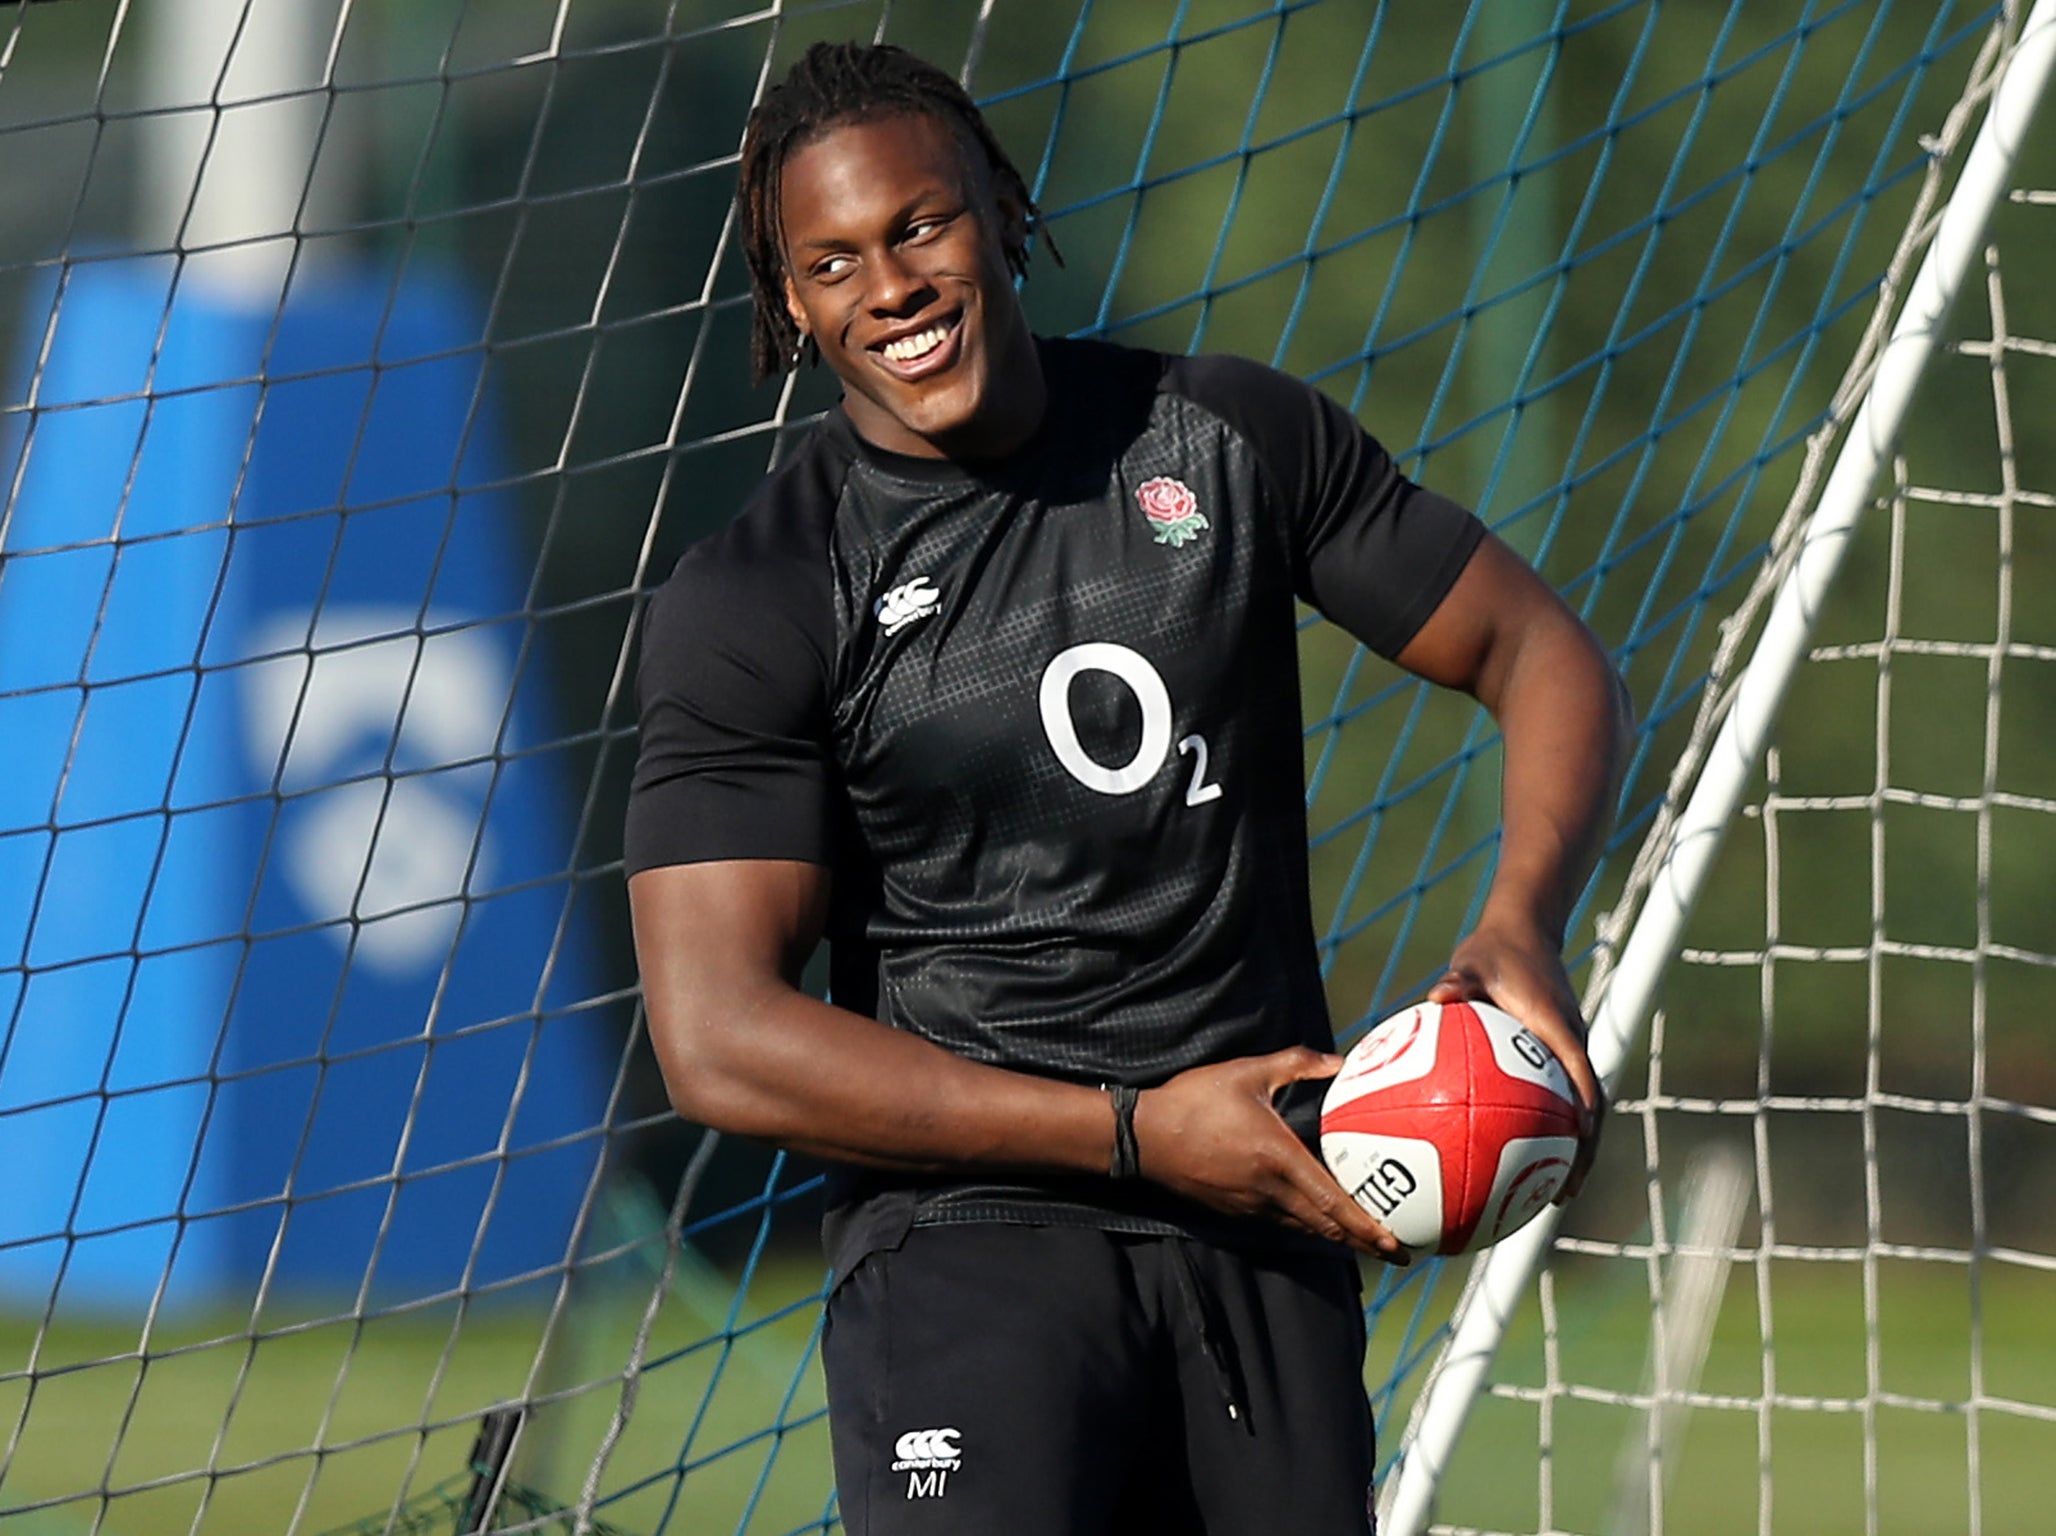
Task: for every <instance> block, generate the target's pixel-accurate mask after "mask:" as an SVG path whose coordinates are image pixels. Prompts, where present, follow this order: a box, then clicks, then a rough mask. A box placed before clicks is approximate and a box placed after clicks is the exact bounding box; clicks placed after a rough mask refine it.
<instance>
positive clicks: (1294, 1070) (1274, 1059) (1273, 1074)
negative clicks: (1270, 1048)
mask: <svg viewBox="0 0 2056 1536" xmlns="http://www.w3.org/2000/svg"><path fill="white" fill-rule="evenodd" d="M1262 1060H1263V1063H1264V1067H1265V1073H1264V1076H1265V1080H1266V1081H1267V1082H1268V1083H1269V1085H1270V1089H1271V1091H1272V1092H1273V1093H1275V1092H1277V1091H1278V1090H1279V1089H1280V1088H1282V1087H1284V1086H1285V1085H1286V1084H1287V1083H1303V1082H1305V1081H1306V1080H1307V1079H1309V1078H1315V1077H1333V1076H1334V1075H1335V1074H1336V1073H1338V1072H1340V1071H1341V1070H1342V1058H1341V1057H1340V1056H1338V1055H1336V1054H1335V1053H1334V1052H1333V1051H1317V1050H1315V1049H1313V1048H1312V1047H1311V1046H1305V1045H1295V1046H1291V1047H1288V1048H1287V1049H1285V1050H1282V1051H1274V1052H1272V1053H1271V1054H1270V1055H1269V1056H1266V1057H1263V1058H1262Z"/></svg>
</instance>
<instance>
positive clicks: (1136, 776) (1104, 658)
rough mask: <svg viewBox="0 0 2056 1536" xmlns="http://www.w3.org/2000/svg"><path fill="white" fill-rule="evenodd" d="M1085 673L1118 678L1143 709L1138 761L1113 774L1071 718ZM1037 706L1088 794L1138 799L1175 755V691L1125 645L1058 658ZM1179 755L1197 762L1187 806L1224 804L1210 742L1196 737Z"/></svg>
mask: <svg viewBox="0 0 2056 1536" xmlns="http://www.w3.org/2000/svg"><path fill="white" fill-rule="evenodd" d="M1081 672H1105V673H1109V674H1111V675H1112V676H1114V677H1117V678H1119V679H1120V680H1121V681H1122V682H1123V683H1126V684H1127V685H1128V691H1129V692H1130V693H1132V694H1134V695H1135V702H1136V703H1137V704H1139V705H1141V706H1142V740H1141V741H1139V742H1137V743H1136V745H1135V755H1134V756H1133V757H1131V758H1129V759H1128V761H1127V762H1125V763H1123V764H1121V765H1120V766H1119V767H1118V768H1110V767H1108V766H1107V765H1106V764H1105V763H1102V762H1099V761H1097V760H1096V759H1095V758H1093V757H1092V756H1091V755H1090V754H1089V753H1087V752H1086V750H1085V748H1084V746H1083V745H1082V744H1081V743H1080V742H1079V740H1078V722H1077V721H1076V720H1075V719H1073V718H1072V715H1071V682H1072V680H1073V679H1074V678H1076V677H1077V676H1078V674H1079V673H1081ZM1037 702H1038V703H1039V704H1040V705H1041V707H1042V733H1043V735H1045V736H1047V737H1048V738H1049V745H1050V750H1051V751H1052V752H1054V753H1056V755H1057V761H1058V762H1059V763H1061V764H1063V766H1064V771H1065V772H1066V773H1068V774H1070V776H1071V777H1072V778H1074V779H1076V780H1077V781H1078V782H1079V783H1080V784H1083V785H1084V786H1085V787H1086V788H1087V789H1093V790H1097V791H1099V793H1101V794H1102V795H1127V794H1133V793H1134V792H1135V791H1136V790H1138V789H1140V788H1142V786H1143V785H1145V784H1147V783H1148V782H1149V781H1150V780H1151V779H1153V778H1155V777H1156V775H1157V770H1158V769H1159V768H1161V767H1163V765H1164V759H1165V758H1166V757H1168V756H1169V755H1170V751H1171V691H1170V690H1169V689H1168V688H1166V687H1165V686H1164V678H1163V674H1162V673H1160V672H1158V671H1157V669H1156V668H1155V667H1153V666H1151V665H1150V663H1149V658H1148V657H1146V656H1144V655H1143V654H1142V653H1141V652H1139V651H1131V650H1130V649H1129V648H1128V647H1127V646H1125V645H1115V644H1113V643H1112V642H1111V641H1107V640H1093V641H1088V642H1087V643H1085V644H1084V645H1074V646H1072V647H1070V648H1069V649H1068V650H1063V651H1059V652H1057V654H1056V656H1055V657H1054V658H1053V659H1052V660H1051V661H1050V664H1049V665H1048V666H1047V667H1045V668H1043V672H1042V687H1041V690H1040V692H1039V695H1038V699H1037ZM1178 755H1179V756H1180V757H1185V756H1190V757H1191V758H1192V777H1191V778H1190V779H1189V780H1188V781H1187V783H1186V786H1185V803H1186V804H1187V805H1205V804H1206V803H1207V802H1208V801H1209V800H1218V799H1220V798H1221V786H1220V784H1219V782H1218V781H1213V782H1209V780H1208V779H1207V749H1206V738H1205V737H1204V736H1201V735H1199V734H1197V733H1196V732H1195V733H1194V734H1193V735H1190V736H1187V737H1184V738H1183V739H1181V740H1180V741H1179V743H1178Z"/></svg>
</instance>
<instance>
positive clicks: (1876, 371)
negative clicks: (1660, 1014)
mask: <svg viewBox="0 0 2056 1536" xmlns="http://www.w3.org/2000/svg"><path fill="white" fill-rule="evenodd" d="M2052 69H2056V0H2036V4H2035V6H2034V9H2033V10H2032V11H2031V12H2029V13H2028V15H2027V16H2026V18H2025V19H2024V20H2023V21H2022V23H2021V25H2020V29H2019V33H2018V36H2017V37H2016V38H2014V39H2013V40H2012V42H2011V45H2010V47H2009V48H2008V49H2007V51H2006V53H2005V54H2004V55H2003V57H2002V58H2001V59H2000V61H1999V63H1998V67H1997V68H1996V69H1995V70H1994V71H1993V79H1994V81H1995V87H1994V89H1993V91H1992V95H1991V101H1990V105H1989V108H1988V110H1987V111H1986V113H1985V115H1984V118H1983V122H1982V124H1981V126H1980V127H1979V129H1978V132H1977V136H1976V138H1975V139H1974V140H1973V141H1972V144H1971V147H1970V150H1969V153H1968V156H1967V158H1966V159H1965V161H1964V163H1963V166H1962V170H1961V173H1960V175H1959V176H1958V177H1957V179H1956V182H1955V185H1954V187H1953V188H1952V189H1951V190H1950V192H1949V195H1948V198H1947V201H1946V202H1945V203H1944V205H1943V207H1942V210H1941V213H1940V216H1939V219H1938V220H1937V221H1936V222H1935V224H1934V226H1933V231H1932V235H1931V237H1928V238H1926V240H1925V246H1926V248H1925V252H1924V254H1923V255H1922V258H1921V262H1920V266H1919V268H1918V270H1917V272H1916V273H1915V275H1914V277H1913V280H1912V284H1911V286H1910V288H1909V289H1908V290H1907V292H1906V295H1905V298H1904V302H1903V304H1902V305H1901V306H1900V308H1899V310H1898V313H1897V316H1896V318H1895V319H1894V320H1893V322H1892V326H1891V331H1890V335H1889V337H1888V339H1887V340H1886V342H1885V344H1884V346H1883V348H1882V349H1881V350H1880V351H1879V353H1878V354H1877V356H1876V357H1875V359H1874V360H1873V361H1871V362H1869V363H1868V364H1867V366H1866V369H1865V371H1866V373H1867V374H1868V379H1867V382H1866V384H1865V385H1864V388H1863V390H1862V394H1861V396H1860V400H1859V402H1858V404H1857V405H1856V408H1855V410H1854V412H1853V414H1852V415H1851V416H1850V418H1849V419H1848V422H1847V424H1846V427H1844V426H1843V425H1842V424H1841V423H1836V424H1835V429H1834V430H1836V431H1837V432H1838V433H1839V437H1840V447H1839V450H1838V452H1837V453H1836V456H1835V459H1834V466H1833V469H1832V470H1831V471H1830V473H1829V474H1828V476H1827V479H1826V483H1825V484H1824V485H1823V486H1822V488H1821V490H1820V494H1819V498H1818V500H1817V501H1816V502H1815V503H1814V505H1813V506H1812V509H1811V510H1810V511H1809V512H1808V513H1807V514H1806V516H1805V517H1804V518H1803V519H1802V520H1800V521H1799V522H1798V523H1797V524H1796V525H1794V526H1793V528H1792V529H1791V532H1790V534H1789V536H1788V537H1787V538H1786V539H1785V540H1783V541H1782V543H1781V544H1780V547H1779V549H1778V551H1777V553H1776V555H1775V556H1774V558H1773V560H1772V562H1771V563H1770V564H1769V566H1768V567H1767V573H1768V574H1770V575H1774V576H1776V578H1777V579H1776V582H1775V587H1774V589H1773V590H1774V595H1773V596H1772V597H1771V600H1770V604H1769V610H1768V614H1767V616H1766V617H1765V619H1764V621H1763V627H1762V631H1761V633H1760V634H1759V635H1758V636H1757V639H1756V642H1755V648H1754V651H1753V653H1752V654H1751V656H1750V658H1749V660H1748V663H1747V665H1746V666H1745V667H1743V668H1742V669H1741V671H1740V673H1739V675H1738V676H1737V677H1736V678H1735V679H1734V682H1733V685H1732V688H1731V689H1729V690H1727V691H1726V692H1725V693H1724V695H1723V696H1722V697H1721V698H1720V700H1719V705H1718V709H1717V710H1710V711H1709V712H1708V716H1707V717H1702V718H1710V719H1711V720H1712V721H1714V722H1716V723H1715V726H1714V728H1713V729H1712V731H1711V736H1710V740H1709V741H1708V742H1707V743H1706V745H1705V746H1704V749H1703V752H1702V753H1696V754H1694V755H1695V757H1696V759H1697V760H1698V761H1699V762H1700V763H1701V764H1702V766H1701V767H1700V769H1699V773H1698V777H1697V779H1696V781H1695V782H1694V783H1693V784H1692V786H1691V790H1690V794H1689V796H1688V797H1687V798H1686V799H1685V800H1684V803H1683V806H1682V808H1681V809H1680V810H1679V812H1678V813H1677V814H1676V816H1675V817H1674V818H1671V817H1666V818H1665V819H1664V820H1662V821H1661V822H1660V823H1659V825H1658V828H1657V830H1656V832H1655V833H1654V834H1652V838H1651V845H1650V846H1649V847H1648V848H1646V849H1645V852H1644V855H1643V857H1644V859H1645V860H1649V859H1651V858H1652V856H1653V865H1654V867H1653V869H1652V870H1651V872H1650V873H1649V874H1648V876H1647V879H1646V882H1645V883H1644V884H1643V885H1642V886H1641V889H1640V890H1639V891H1638V892H1636V893H1635V894H1636V895H1637V896H1638V897H1639V903H1640V904H1639V907H1638V909H1637V910H1636V911H1635V912H1634V916H1633V923H1632V926H1631V927H1629V928H1628V929H1627V934H1626V938H1625V940H1624V942H1622V944H1621V946H1620V950H1619V957H1618V959H1617V961H1615V962H1614V963H1613V964H1612V965H1611V966H1610V967H1609V968H1607V969H1605V970H1603V971H1602V972H1601V973H1600V975H1599V977H1598V980H1597V983H1596V985H1595V987H1594V989H1593V992H1592V993H1591V994H1590V995H1589V999H1588V1007H1589V1008H1590V1010H1591V1037H1590V1049H1591V1054H1592V1060H1593V1065H1594V1067H1595V1068H1596V1069H1597V1071H1598V1072H1599V1074H1600V1076H1601V1077H1602V1078H1603V1079H1604V1080H1605V1081H1606V1082H1607V1083H1608V1084H1609V1085H1612V1084H1614V1083H1615V1082H1617V1081H1618V1080H1619V1078H1620V1077H1621V1075H1622V1072H1623V1070H1624V1068H1626V1067H1627V1065H1628V1062H1629V1059H1630V1056H1631V1054H1632V1053H1633V1052H1634V1050H1635V1047H1636V1045H1637V1043H1638V1041H1639V1040H1640V1038H1641V1035H1642V1031H1643V1029H1644V1027H1645V1026H1646V1024H1647V1022H1648V1018H1649V1014H1650V1011H1651V1009H1652V1008H1653V1007H1654V1005H1655V997H1656V993H1657V988H1658V986H1659V983H1660V982H1661V981H1662V979H1663V976H1664V974H1665V971H1666V969H1667V968H1668V966H1669V964H1670V961H1671V959H1672V957H1673V956H1674V955H1675V954H1676V952H1677V949H1678V947H1679V945H1680V944H1681V942H1682V940H1683V934H1684V931H1685V927H1686V924H1687V922H1688V921H1689V919H1690V917H1691V914H1692V911H1693V908H1694V906H1695V905H1696V903H1697V901H1698V898H1699V895H1700V892H1701V890H1702V889H1703V887H1704V884H1705V881H1706V878H1707V874H1708V872H1709V870H1710V869H1711V867H1712V865H1713V863H1714V860H1715V858H1716V856H1717V854H1718V853H1719V850H1720V847H1721V844H1722V842H1723V840H1724V838H1725V836H1726V834H1727V832H1728V829H1729V828H1730V826H1731V825H1732V823H1733V822H1734V819H1735V817H1736V814H1737V810H1738V807H1739V806H1740V805H1741V803H1742V800H1743V797H1744V794H1745V793H1746V791H1747V790H1748V789H1749V787H1750V785H1751V783H1752V781H1753V780H1754V779H1755V778H1756V776H1757V774H1758V773H1759V770H1760V765H1761V763H1762V760H1763V756H1764V753H1765V750H1766V748H1767V746H1768V745H1769V743H1770V741H1771V739H1772V735H1773V731H1774V728H1775V726H1776V723H1777V719H1778V714H1779V709H1780V706H1781V705H1782V703H1783V701H1784V698H1785V695H1786V692H1787V690H1788V688H1789V686H1790V684H1791V681H1792V677H1793V674H1794V672H1795V670H1796V669H1797V668H1798V667H1799V666H1800V665H1801V664H1802V663H1803V662H1804V661H1805V659H1806V656H1807V652H1808V650H1809V647H1810V645H1811V643H1812V640H1813V636H1814V631H1815V627H1816V623H1817V620H1818V617H1819V615H1820V612H1821V610H1822V607H1823V604H1824V602H1825V600H1826V597H1827V594H1828V592H1829V590H1830V588H1831V587H1832V585H1833V584H1834V581H1835V578H1836V576H1837V574H1838V572H1839V571H1840V569H1841V565H1842V562H1843V559H1844V556H1845V555H1846V553H1847V551H1848V549H1849V547H1850V544H1851V541H1852V540H1853V539H1854V538H1855V536H1856V533H1857V530H1858V527H1859V525H1860V524H1861V522H1862V520H1863V519H1864V517H1865V514H1866V513H1867V512H1869V511H1870V510H1871V509H1872V507H1873V505H1874V499H1875V495H1876V489H1877V486H1878V483H1879V481H1880V480H1881V479H1883V478H1885V477H1886V476H1887V474H1888V473H1889V471H1890V469H1891V455H1892V452H1893V449H1894V447H1895V445H1896V444H1897V442H1898V439H1899V435H1900V429H1901V426H1902V423H1903V421H1904V419H1905V415H1906V412H1907V409H1908V407H1909V405H1910V403H1911V401H1912V399H1913V395H1914V391H1915V389H1916V388H1917V386H1918V385H1919V383H1920V381H1921V379H1922V376H1923V374H1924V373H1925V371H1926V368H1927V364H1928V362H1929V359H1930V358H1931V356H1932V355H1933V353H1934V351H1935V349H1936V348H1937V347H1938V346H1939V345H1940V344H1941V343H1942V340H1943V336H1944V332H1945V326H1946V323H1947V320H1948V317H1949V314H1950V311H1951V309H1952V307H1953V305H1954V304H1955V301H1956V298H1957V295H1958V293H1959V292H1960V291H1961V289H1962V288H1963V286H1964V285H1965V283H1966V282H1972V281H1975V268H1976V266H1977V260H1978V257H1979V255H1980V242H1981V241H1982V239H1983V236H1984V231H1985V228H1986V225H1987V222H1988V220H1989V218H1990V216H1991V213H1992V210H1993V208H1994V206H1995V205H1996V204H1997V203H1998V202H1999V201H2000V200H2001V198H2002V197H2003V196H2004V194H2005V193H2006V191H2007V189H2008V188H2009V187H2010V186H2011V185H2012V182H2011V178H2012V176H2013V173H2014V169H2015V167H2016V165H2017V163H2018V161H2019V158H2020V153H2021V149H2022V146H2023V144H2024V143H2025V142H2026V140H2027V137H2028V133H2029V129H2030V127H2031V125H2032V124H2033V122H2034V120H2035V116H2036V113H2037V111H2038V109H2039V108H2040V106H2041V103H2042V99H2043V97H2044V95H2045V94H2046V93H2047V90H2048V84H2049V78H2050V74H2051V71H2052ZM1923 233H1924V232H1922V231H1919V230H1910V231H1909V237H1914V236H1918V235H1921V234H1923ZM1995 323H1996V321H1995ZM1994 345H1995V347H1996V345H1997V343H1995V344H1994ZM1996 357H1997V354H1996V353H1995V361H1996ZM1561 1214H1562V1213H1561V1209H1560V1208H1558V1209H1552V1210H1550V1211H1548V1212H1545V1213H1544V1215H1543V1216H1542V1217H1541V1218H1539V1219H1537V1220H1536V1221H1534V1222H1533V1223H1531V1224H1530V1225H1529V1226H1527V1227H1526V1228H1524V1229H1523V1230H1521V1231H1520V1232H1518V1233H1516V1234H1515V1235H1514V1236H1513V1237H1511V1238H1509V1239H1507V1240H1506V1241H1504V1242H1501V1243H1499V1244H1497V1245H1496V1246H1495V1247H1493V1248H1492V1249H1490V1250H1489V1251H1487V1252H1486V1253H1485V1254H1483V1255H1482V1256H1481V1257H1480V1258H1479V1259H1478V1260H1477V1261H1476V1263H1475V1266H1474V1271H1473V1274H1472V1276H1471V1278H1470V1281H1469V1283H1468V1284H1467V1285H1466V1288H1465V1291H1464V1295H1463V1298H1462V1301H1461V1303H1460V1305H1459V1307H1458V1310H1457V1315H1456V1318H1455V1321H1454V1323H1453V1327H1452V1332H1451V1335H1450V1338H1449V1340H1448V1342H1447V1344H1446V1345H1445V1346H1444V1349H1443V1353H1442V1355H1441V1357H1440V1359H1439V1360H1438V1361H1437V1362H1436V1364H1435V1366H1434V1368H1433V1371H1432V1374H1431V1375H1430V1377H1429V1379H1428V1382H1427V1384H1426V1386H1425V1387H1424V1389H1423V1391H1422V1395H1421V1398H1420V1401H1419V1404H1418V1406H1417V1407H1416V1409H1415V1412H1414V1416H1413V1418H1412V1421H1411V1422H1410V1424H1409V1425H1408V1429H1407V1433H1406V1437H1405V1442H1404V1449H1403V1450H1402V1452H1401V1455H1400V1457H1399V1460H1398V1464H1397V1468H1396V1472H1395V1474H1394V1475H1393V1476H1392V1479H1391V1481H1390V1483H1389V1484H1388V1486H1387V1489H1386V1491H1385V1497H1384V1501H1383V1508H1382V1513H1381V1525H1380V1528H1381V1530H1383V1531H1384V1532H1386V1536H1419V1533H1420V1532H1421V1531H1423V1530H1424V1529H1425V1528H1426V1526H1427V1523H1428V1517H1429V1510H1430V1508H1431V1506H1432V1503H1433V1500H1434V1497H1435V1494H1436V1491H1437V1489H1438V1487H1439V1485H1440V1482H1441V1479H1442V1477H1443V1476H1444V1474H1445V1472H1446V1470H1447V1467H1448V1464H1449V1458H1450V1455H1451V1453H1452V1451H1453V1449H1454V1447H1455V1443H1456V1440H1457V1437H1458V1436H1459V1435H1460V1434H1461V1432H1462V1429H1463V1424H1464V1420H1465V1417H1466V1415H1467V1414H1468V1412H1469V1410H1470V1407H1471V1405H1472V1404H1473V1403H1474V1402H1475V1401H1476V1399H1477V1397H1478V1395H1479V1393H1480V1392H1481V1391H1483V1390H1484V1386H1485V1381H1486V1377H1487V1375H1488V1373H1489V1372H1490V1369H1491V1365H1492V1361H1493V1358H1494V1355H1495V1354H1496V1352H1497V1350H1498V1346H1499V1343H1500V1340H1501V1339H1502V1338H1503V1337H1504V1336H1505V1333H1506V1330H1507V1327H1508V1325H1509V1323H1510V1321H1511V1319H1512V1316H1513V1314H1514V1312H1515V1310H1516V1308H1517V1307H1518V1305H1519V1303H1520V1301H1521V1298H1522V1295H1523V1293H1524V1292H1525V1291H1526V1289H1527V1287H1528V1286H1529V1284H1530V1283H1531V1281H1532V1279H1533V1277H1534V1274H1535V1271H1536V1269H1537V1267H1538V1266H1539V1265H1540V1264H1541V1263H1542V1262H1543V1259H1544V1258H1545V1256H1546V1255H1547V1253H1548V1251H1549V1247H1550V1244H1551V1242H1552V1240H1553V1239H1554V1237H1555V1234H1556V1231H1557V1228H1558V1225H1559V1223H1560V1220H1561ZM1875 1520H1876V1514H1875V1510H1874V1509H1873V1510H1872V1511H1871V1512H1870V1523H1871V1525H1872V1527H1874V1525H1875Z"/></svg>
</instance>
